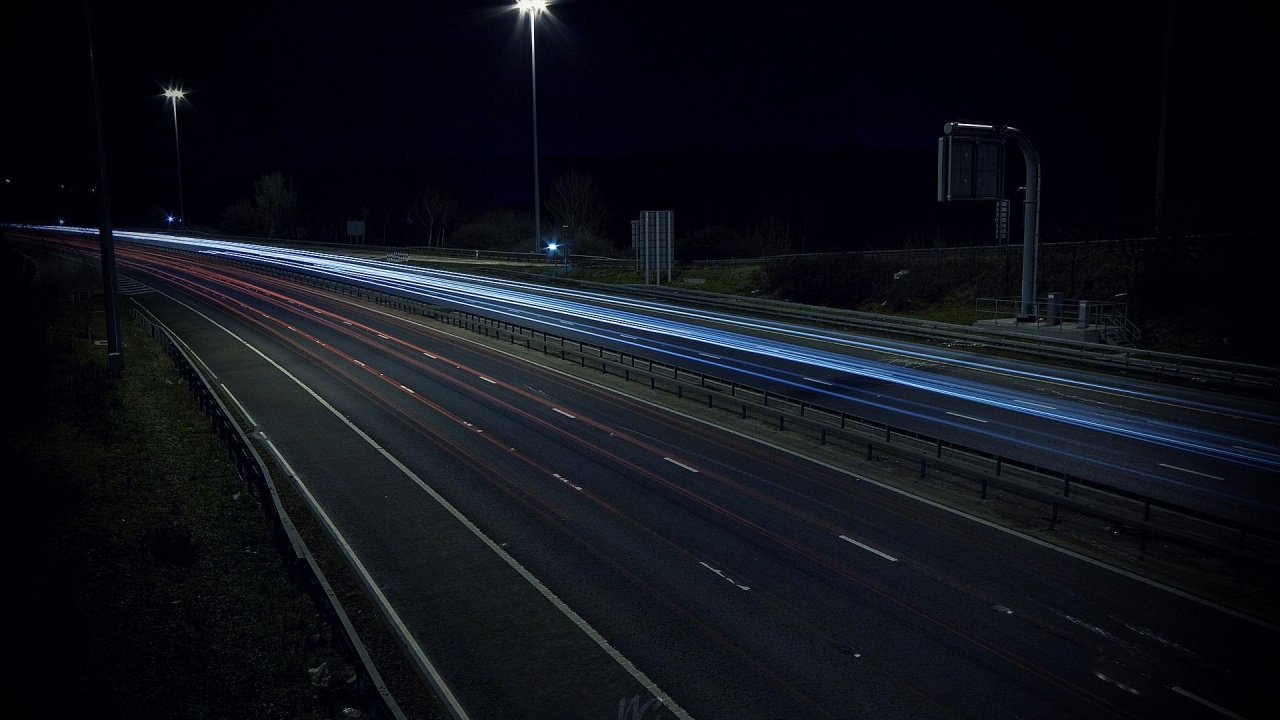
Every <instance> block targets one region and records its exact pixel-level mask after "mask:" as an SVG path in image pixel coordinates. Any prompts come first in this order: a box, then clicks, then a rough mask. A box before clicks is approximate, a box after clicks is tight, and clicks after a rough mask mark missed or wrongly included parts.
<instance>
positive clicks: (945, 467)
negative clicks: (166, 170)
mask: <svg viewBox="0 0 1280 720" xmlns="http://www.w3.org/2000/svg"><path fill="white" fill-rule="evenodd" d="M172 252H176V253H179V254H182V253H185V252H186V251H172ZM220 262H224V263H228V264H231V265H235V266H239V267H243V268H246V269H251V270H253V271H256V272H265V273H266V274H268V275H272V276H277V277H287V278H289V279H292V280H294V281H297V282H301V283H305V284H311V285H313V286H317V287H321V288H324V289H327V290H330V291H335V292H339V293H342V294H347V295H350V296H353V297H357V298H359V299H361V300H366V301H371V302H377V303H380V304H383V305H386V306H388V307H392V308H394V309H398V310H401V311H405V312H411V313H414V314H420V315H423V316H427V317H432V318H435V319H438V320H440V321H442V322H447V323H451V324H457V325H462V326H464V327H467V328H468V329H471V330H473V331H476V332H481V333H483V334H485V335H489V334H490V333H491V332H492V334H493V336H494V337H496V338H498V339H502V333H504V332H505V333H506V339H507V340H508V341H509V342H511V343H521V344H523V345H524V346H525V347H526V348H527V349H534V348H535V344H536V345H537V349H540V350H541V351H542V352H544V353H547V354H558V355H559V356H560V357H561V358H576V359H577V360H578V361H579V363H581V364H582V365H583V366H585V365H586V363H587V362H588V361H590V362H591V363H592V364H593V366H594V365H595V364H599V365H600V367H601V371H602V372H604V373H608V372H609V371H610V369H612V370H613V374H615V375H621V376H622V377H624V379H627V380H630V379H631V376H632V375H635V376H636V377H637V378H647V379H648V380H649V383H650V387H651V388H653V389H659V388H666V389H669V390H671V391H672V392H674V393H675V394H676V395H677V396H679V397H684V394H685V392H686V391H688V392H695V393H705V394H706V396H707V403H708V406H709V407H717V405H716V401H717V398H721V399H722V404H721V407H723V402H724V400H723V399H724V398H728V399H729V400H728V402H730V403H732V404H733V405H734V406H736V407H738V408H739V409H740V412H741V415H742V417H744V418H745V417H748V415H749V414H752V413H754V416H755V417H764V416H767V417H770V418H776V419H777V421H778V427H779V429H780V430H786V429H787V426H788V425H790V426H792V427H796V426H798V427H802V428H806V429H808V430H809V431H811V432H815V433H817V436H818V439H819V441H820V442H821V443H824V444H825V443H827V442H830V441H832V440H833V439H843V440H844V441H845V442H846V443H848V444H849V446H850V447H854V446H857V447H859V448H865V450H866V452H867V453H868V456H869V457H870V456H872V455H874V454H875V453H884V454H888V455H892V456H895V457H899V458H903V459H908V460H913V461H915V462H918V463H919V466H920V476H921V478H923V477H925V475H926V473H927V471H928V469H929V468H933V469H935V470H941V471H945V472H949V473H953V474H955V475H957V476H960V477H965V478H968V479H970V480H973V481H976V482H977V483H978V484H979V486H980V489H981V493H982V496H983V497H984V498H985V497H986V493H987V490H988V487H989V486H995V487H997V488H1000V489H1003V490H1006V491H1008V492H1011V493H1014V494H1017V495H1021V496H1023V497H1026V498H1029V499H1033V500H1038V501H1041V502H1045V503H1046V504H1048V505H1050V506H1051V509H1052V521H1053V522H1057V521H1058V513H1059V511H1060V510H1062V509H1067V510H1071V511H1074V512H1077V513H1080V514H1083V515H1088V516H1093V517H1096V518H1099V519H1104V520H1106V521H1108V522H1112V523H1115V524H1116V525H1117V527H1119V526H1124V527H1128V528H1131V529H1133V530H1134V531H1135V532H1136V533H1137V534H1138V537H1139V547H1140V549H1145V546H1146V542H1147V538H1148V537H1151V536H1155V537H1163V538H1165V539H1168V540H1171V541H1174V542H1177V543H1180V544H1182V545H1184V546H1187V547H1191V548H1196V549H1199V550H1201V551H1204V552H1207V553H1210V554H1212V555H1215V556H1217V557H1221V558H1225V559H1227V560H1230V561H1231V562H1234V563H1235V564H1236V568H1237V574H1240V573H1243V572H1244V571H1245V570H1246V568H1249V567H1253V566H1263V567H1266V568H1267V569H1268V570H1269V571H1274V570H1275V569H1276V568H1280V537H1277V536H1275V534H1274V533H1272V532H1268V531H1264V530H1262V529H1261V528H1256V527H1249V526H1246V525H1244V524H1241V523H1238V522H1233V521H1229V520H1226V519H1223V518H1215V517H1211V516H1208V515H1206V514H1204V513H1201V512H1198V511H1195V510H1193V509H1191V508H1184V507H1178V506H1176V505H1174V504H1171V503H1166V502H1162V501H1159V500H1157V499H1153V498H1150V497H1144V496H1140V495H1136V494H1133V493H1130V492H1127V491H1124V490H1122V489H1119V488H1115V487H1109V486H1107V485H1104V484H1101V483H1098V482H1095V481H1091V480H1089V479H1087V478H1081V477H1075V476H1071V475H1068V474H1064V473H1058V472H1054V471H1048V470H1046V469H1044V468H1040V467H1037V466H1034V465H1029V464H1026V463H1022V462H1019V461H1018V460H1017V459H1015V458H1006V457H1002V456H997V455H992V454H990V453H987V452H984V451H981V450H978V449H975V448H968V447H965V446H962V445H959V444H956V443H952V442H949V441H946V440H944V439H942V438H931V437H927V436H924V435H921V434H918V433H914V432H912V431H908V430H905V429H902V428H895V427H892V426H890V425H887V424H884V423H877V422H874V421H868V420H864V419H861V418H858V417H856V416H853V415H850V414H848V413H844V412H842V411H838V410H833V409H829V408H824V407H822V406H819V405H815V404H812V403H809V402H807V401H804V400H798V399H794V398H789V397H787V396H784V395H780V394H776V393H771V392H768V391H765V390H761V389H757V388H751V387H750V386H746V385H742V384H740V383H735V382H733V381H730V380H725V379H722V378H716V377H714V376H710V375H707V374H705V373H700V372H697V371H692V370H687V369H684V368H680V367H677V366H674V365H668V364H664V363H660V362H657V361H654V360H652V359H649V358H644V357H642V356H638V355H634V354H629V353H624V352H622V351H619V350H615V349H610V348H606V347H604V346H599V345H593V344H590V343H585V342H582V341H580V340H576V339H573V338H569V337H565V336H558V335H554V334H549V333H546V332H545V331H540V330H536V329H533V328H526V327H522V326H519V325H515V324H512V323H509V322H506V321H499V320H494V319H491V318H487V317H484V316H481V315H478V314H475V313H470V312H462V311H457V310H454V309H452V308H448V307H444V306H440V305H432V304H428V303H424V302H422V301H419V300H415V299H412V298H408V297H404V296H401V295H398V294H394V293H390V292H386V291H381V290H372V289H369V288H366V287H364V286H361V285H359V284H356V283H345V282H340V281H337V280H333V279H332V278H320V277H316V276H313V275H310V274H307V273H303V272H299V271H296V270H286V269H280V268H272V267H267V266H262V265H259V264H256V263H252V262H248V261H245V260H232V259H221V260H220ZM605 287H608V288H610V289H613V286H605ZM633 289H634V288H633ZM643 291H644V293H645V294H650V293H653V292H654V290H653V288H644V289H643ZM659 292H661V291H659ZM686 294H697V295H699V296H701V297H702V298H703V300H705V301H707V302H711V303H713V304H716V305H720V306H725V305H726V304H727V305H728V306H729V307H734V308H738V309H739V310H740V309H741V307H740V304H739V303H738V302H735V301H739V300H746V301H747V302H750V303H751V304H752V305H753V306H755V307H756V308H757V309H760V308H766V309H768V308H770V307H771V306H772V307H774V308H776V312H778V313H779V314H783V315H784V316H787V317H793V316H803V317H811V318H814V317H817V318H822V319H823V320H822V321H823V322H833V319H832V318H834V322H835V323H836V324H841V323H842V322H843V321H844V319H845V318H846V317H847V316H848V315H850V314H852V315H855V316H856V315H867V314H866V313H850V312H849V311H839V310H830V309H827V308H812V307H811V306H802V307H804V308H806V310H797V309H795V308H796V306H794V305H793V304H790V303H780V302H777V301H756V300H752V299H738V298H734V299H733V301H728V302H726V301H725V300H724V299H723V297H722V296H720V297H717V296H716V294H714V293H700V292H697V291H688V290H680V291H678V295H679V296H684V295H686ZM651 296H652V295H651ZM713 298H714V299H713ZM807 310H814V311H815V312H812V313H810V312H807ZM873 317H876V318H880V316H873ZM873 322H875V323H879V322H880V321H879V320H877V321H873ZM884 324H885V325H888V326H890V327H893V326H895V325H896V323H884ZM912 325H915V326H918V327H919V328H920V329H921V330H924V331H927V332H928V333H929V334H933V335H937V334H938V333H940V332H941V333H942V334H944V335H945V334H946V333H947V331H946V330H945V329H940V327H941V328H945V327H946V326H945V324H941V323H930V322H927V321H910V322H908V323H906V324H905V326H906V327H910V326H912ZM950 327H956V326H950ZM964 329H965V330H968V328H964ZM956 335H957V336H959V337H970V336H971V334H970V333H969V332H964V333H956ZM539 338H540V339H539ZM575 346H576V349H575ZM1033 347H1034V346H1033ZM1174 357H1178V356H1174ZM641 363H643V367H642V366H641ZM223 412H224V413H225V409H224V410H223ZM1073 492H1074V493H1075V494H1074V496H1073V494H1072V493H1073ZM1082 493H1083V495H1082ZM1116 508H1119V510H1117V509H1116Z"/></svg>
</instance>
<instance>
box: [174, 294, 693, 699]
mask: <svg viewBox="0 0 1280 720" xmlns="http://www.w3.org/2000/svg"><path fill="white" fill-rule="evenodd" d="M159 294H162V295H165V294H164V293H159ZM165 297H168V298H169V299H171V300H173V301H174V302H177V303H178V304H180V305H182V306H183V307H185V308H187V309H188V310H190V311H191V312H193V313H195V314H196V315H199V316H200V317H202V318H204V319H205V320H207V321H208V322H209V323H210V324H211V325H213V326H214V327H216V328H218V329H220V330H222V331H223V332H225V333H226V334H227V335H229V336H231V337H233V338H235V339H236V340H237V341H239V342H240V343H241V344H242V345H244V346H245V347H246V348H248V349H249V350H250V351H251V352H253V353H255V354H257V355H258V356H259V357H261V358H262V359H263V360H265V361H266V362H267V363H268V364H270V365H271V366H272V367H274V368H275V369H277V370H279V371H280V373H281V374H282V375H284V376H285V377H287V378H289V379H290V380H292V381H293V382H294V383H295V384H297V386H298V387H300V388H302V389H303V391H305V392H306V393H307V394H308V395H310V396H311V397H313V398H315V400H316V402H318V403H320V405H321V406H323V407H324V408H325V409H326V410H328V411H329V412H330V413H332V414H333V416H334V417H336V418H337V419H338V421H339V422H341V423H343V424H344V425H346V426H347V427H349V428H351V431H352V432H354V433H356V435H358V436H360V438H361V439H363V440H364V441H365V442H366V443H368V444H369V446H370V447H372V448H373V449H374V450H376V451H377V452H378V453H379V454H381V455H382V456H383V457H385V458H386V459H387V461H388V462H390V463H391V464H392V465H395V466H396V467H397V468H398V469H399V470H400V471H401V472H403V473H404V474H405V475H406V476H407V477H408V478H409V479H411V480H412V481H413V482H414V484H416V485H417V486H418V487H420V488H422V490H423V492H425V493H427V494H428V495H430V496H431V498H432V499H433V500H435V501H436V502H437V503H439V504H440V506H441V507H443V508H444V509H445V510H446V511H448V512H449V514H450V515H452V516H453V517H454V518H455V519H457V521H458V522H459V523H461V524H462V525H463V527H465V528H467V530H469V531H471V533H472V534H473V535H475V536H476V537H477V538H478V539H479V540H480V541H481V542H482V543H484V544H485V545H486V546H487V547H488V548H489V549H490V550H491V551H492V552H493V553H494V554H495V555H497V556H498V557H499V558H501V559H502V560H503V562H505V563H507V565H509V566H510V567H511V568H512V569H513V570H515V571H516V572H517V573H519V574H520V577H522V578H524V580H525V582H527V583H529V584H530V585H532V586H533V588H534V589H535V590H537V591H538V593H540V594H541V595H542V596H543V597H545V598H546V599H547V600H548V601H549V602H550V603H551V604H552V605H553V606H554V607H555V608H556V609H557V610H559V611H560V612H561V613H562V614H563V615H564V616H565V617H567V618H569V621H570V622H572V623H573V624H574V625H576V626H577V627H578V628H579V629H580V630H582V632H583V633H585V634H586V635H587V637H589V638H591V640H592V641H593V642H595V643H596V645H598V646H599V647H600V648H601V649H602V650H604V651H605V653H606V654H608V655H609V657H611V658H613V660H614V662H616V663H618V664H619V665H620V666H622V669H623V670H625V671H626V672H627V674H629V675H631V677H633V678H635V679H636V681H637V682H639V683H640V684H641V685H642V686H643V687H644V688H645V689H646V690H648V691H649V692H650V693H651V694H652V695H653V696H654V697H656V698H657V699H658V700H660V701H661V702H662V707H663V709H665V710H667V711H669V712H670V713H671V714H673V715H675V716H676V717H677V718H680V720H693V717H692V716H691V715H689V713H687V712H685V710H684V708H682V707H680V706H679V705H678V704H677V703H676V701H675V700H672V699H671V696H670V695H668V694H667V693H666V692H665V691H663V690H662V688H659V687H658V686H657V685H656V684H655V683H654V682H653V681H652V680H650V679H649V676H647V675H645V674H644V672H643V671H642V670H641V669H640V668H638V667H636V666H635V665H634V664H633V663H632V662H631V661H630V660H628V659H627V658H626V656H624V655H623V654H622V653H621V652H619V651H618V650H617V649H616V648H614V647H613V646H612V645H610V644H609V641H608V640H606V639H605V638H604V636H603V635H601V634H600V633H599V632H597V631H596V629H595V628H593V627H591V625H590V624H589V623H587V621H586V620H584V619H583V618H582V616H580V615H578V613H576V612H574V611H573V608H570V607H569V606H568V605H566V604H565V603H564V601H563V600H561V599H560V598H559V597H558V596H557V595H556V594H555V593H554V592H552V591H551V589H550V588H548V587H547V586H546V585H543V584H542V581H540V580H538V578H536V577H534V575H533V573H531V572H529V570H528V569H526V568H525V567H524V566H523V565H521V564H520V561H518V560H516V559H515V558H514V557H512V556H511V555H510V554H509V553H507V551H506V550H503V549H502V547H501V546H500V545H498V543H496V542H494V541H493V539H492V538H490V537H489V536H488V535H485V534H484V531H482V530H481V529H480V528H479V527H477V526H476V524H475V523H473V522H471V521H470V520H469V519H467V517H466V516H465V515H463V514H462V512H461V511H460V510H458V509H457V508H455V507H454V506H453V505H452V504H451V503H450V502H449V501H448V500H446V499H445V498H444V496H442V495H440V494H439V493H437V492H436V491H435V489H434V488H432V487H431V486H430V485H428V484H427V483H426V482H425V481H424V480H423V479H422V478H420V477H418V476H417V475H416V474H415V473H414V472H413V471H412V470H410V469H409V468H408V467H407V466H406V465H405V464H404V463H402V462H400V461H399V460H398V459H396V458H395V457H394V456H393V455H391V454H390V453H388V452H387V451H386V450H384V449H383V448H382V447H381V446H379V445H378V443H376V442H374V440H373V438H371V437H369V435H368V434H366V433H365V432H364V431H363V430H361V429H360V428H358V427H356V426H355V425H354V424H353V423H352V422H351V421H350V420H349V419H347V417H346V416H344V415H343V414H342V413H341V412H339V411H338V409H337V408H335V407H334V406H332V405H330V404H329V403H328V401H326V400H325V399H324V398H322V397H320V395H319V394H318V393H316V391H314V390H312V389H311V388H310V387H309V386H307V384H306V383H304V382H302V381H301V380H299V379H298V378H297V377H295V376H294V375H293V374H292V373H290V372H289V371H288V370H286V369H285V368H284V367H282V366H281V365H280V364H279V363H277V362H276V361H275V360H272V359H271V358H269V357H267V356H266V354H265V353H263V352H262V351H261V350H259V349H258V348H256V347H254V346H253V345H251V344H249V342H248V341H246V340H245V339H244V338H242V337H240V336H239V335H236V334H235V333H234V332H232V331H231V329H230V328H228V327H226V326H224V325H222V324H221V323H219V322H217V321H216V320H214V319H213V318H211V317H209V316H208V315H205V314H204V313H202V312H200V311H199V310H197V309H196V308H194V307H191V306H190V305H188V304H186V303H184V302H182V301H181V300H178V299H177V298H174V297H172V296H170V295H165ZM156 323H157V324H160V325H161V326H162V327H163V324H162V323H159V321H158V320H157V321H156ZM165 330H166V331H168V328H167V327H166V328H165ZM170 334H173V333H170ZM264 440H265V436H264ZM273 450H274V448H273ZM277 459H278V460H279V461H280V463H281V464H282V466H285V467H286V468H287V464H285V460H284V458H283V457H282V456H279V455H277ZM290 474H291V475H292V477H293V478H294V483H295V484H296V485H297V486H298V488H299V489H300V490H301V491H302V492H303V493H304V494H305V495H306V496H307V498H308V501H309V502H312V503H315V502H316V501H315V498H313V497H312V496H311V493H310V492H309V491H308V490H307V488H306V486H305V485H303V484H302V479H301V478H299V477H298V476H297V475H296V474H293V473H292V471H290ZM316 507H317V510H318V505H317V506H316ZM319 512H320V513H321V516H322V517H323V519H324V521H325V523H326V524H328V526H329V531H330V533H332V535H333V537H334V540H335V541H336V542H338V544H339V546H340V547H341V548H342V549H343V552H344V553H345V554H346V555H347V559H348V560H349V561H351V563H352V564H353V566H354V567H355V568H356V570H357V571H358V572H359V573H360V574H361V575H362V576H363V577H364V578H365V580H366V581H367V582H366V585H367V586H368V587H369V588H371V591H372V592H373V594H374V596H375V597H377V599H378V603H379V604H380V605H381V606H382V608H383V610H384V611H385V612H386V613H387V616H388V618H389V619H390V620H391V621H392V622H393V624H395V625H396V626H397V627H398V628H400V631H401V638H402V639H403V640H404V641H405V642H406V643H408V644H409V645H410V646H411V652H412V653H413V654H414V655H415V656H416V657H417V660H418V662H420V663H422V666H423V667H425V668H427V669H428V673H429V674H430V675H431V677H432V680H433V681H435V682H434V683H433V684H435V683H438V684H436V688H435V689H436V691H437V692H439V693H440V694H441V695H443V696H444V697H442V698H441V699H442V701H447V702H448V703H450V707H449V710H450V711H451V712H452V713H453V715H454V717H455V718H457V720H469V718H470V716H469V715H467V712H466V710H465V709H463V707H462V705H461V704H460V703H458V701H457V699H456V698H455V697H454V695H453V692H452V691H451V690H449V687H448V686H447V685H446V684H445V683H444V678H443V677H441V676H440V674H439V673H438V672H437V671H436V669H435V666H434V665H433V664H432V663H431V660H430V659H429V658H428V657H427V654H426V653H425V652H424V651H423V650H422V647H421V646H420V645H419V644H418V640H417V638H415V637H414V636H413V634H412V633H410V632H409V629H408V627H406V626H405V624H404V622H403V621H402V620H401V619H400V616H399V614H398V613H396V611H395V608H394V607H392V605H391V603H390V602H389V601H388V600H387V598H386V596H385V595H383V594H382V592H381V591H380V590H378V584H377V582H376V581H374V579H373V578H372V577H371V576H370V575H369V573H368V571H367V570H366V569H365V567H364V564H363V563H361V562H360V559H359V558H358V557H356V555H355V551H354V550H352V549H351V546H350V545H349V544H348V543H347V541H346V538H344V537H343V536H342V535H341V534H340V533H338V529H337V527H336V526H334V525H333V524H332V522H331V521H330V520H329V517H328V516H327V515H324V514H323V511H319Z"/></svg>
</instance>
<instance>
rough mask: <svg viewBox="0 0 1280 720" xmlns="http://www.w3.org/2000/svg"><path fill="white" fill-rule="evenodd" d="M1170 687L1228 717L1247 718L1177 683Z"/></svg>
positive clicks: (1237, 719) (1245, 719) (1236, 719)
mask: <svg viewBox="0 0 1280 720" xmlns="http://www.w3.org/2000/svg"><path fill="white" fill-rule="evenodd" d="M1169 689H1170V690H1172V691H1174V692H1176V693H1178V694H1179V695H1181V696H1183V697H1185V698H1189V699H1191V700H1195V701H1196V702H1198V703H1200V704H1201V705H1204V706H1205V707H1207V708H1210V709H1212V710H1217V711H1218V712H1220V713H1222V714H1223V715H1226V716H1227V717H1229V718H1234V719H1235V720H1247V718H1245V716H1243V715H1237V714H1236V713H1233V712H1231V711H1230V710H1228V709H1226V708H1224V707H1222V706H1221V705H1218V704H1215V703H1211V702H1209V701H1208V700H1205V699H1204V698H1202V697H1200V696H1199V695H1196V694H1195V693H1192V692H1187V691H1186V690H1183V689H1182V688H1180V687H1178V686H1177V685H1174V686H1173V687H1171V688H1169Z"/></svg>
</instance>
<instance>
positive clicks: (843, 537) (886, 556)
mask: <svg viewBox="0 0 1280 720" xmlns="http://www.w3.org/2000/svg"><path fill="white" fill-rule="evenodd" d="M840 539H841V540H844V541H845V542H850V543H853V544H854V545H857V546H858V547H860V548H862V549H863V550H866V551H867V552H871V553H875V554H876V555H879V556H880V557H882V558H884V559H885V560H888V561H889V562H898V558H896V557H894V556H892V555H890V554H888V553H883V552H880V551H879V550H877V549H875V548H873V547H871V546H870V545H863V544H862V543H860V542H858V541H857V540H854V539H853V538H851V537H849V536H848V535H841V536H840Z"/></svg>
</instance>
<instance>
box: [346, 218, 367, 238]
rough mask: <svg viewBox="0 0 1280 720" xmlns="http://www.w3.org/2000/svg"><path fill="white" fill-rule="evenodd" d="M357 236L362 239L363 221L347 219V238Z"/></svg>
mask: <svg viewBox="0 0 1280 720" xmlns="http://www.w3.org/2000/svg"><path fill="white" fill-rule="evenodd" d="M352 238H359V239H360V240H364V221H363V220H348V221H347V239H352Z"/></svg>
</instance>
